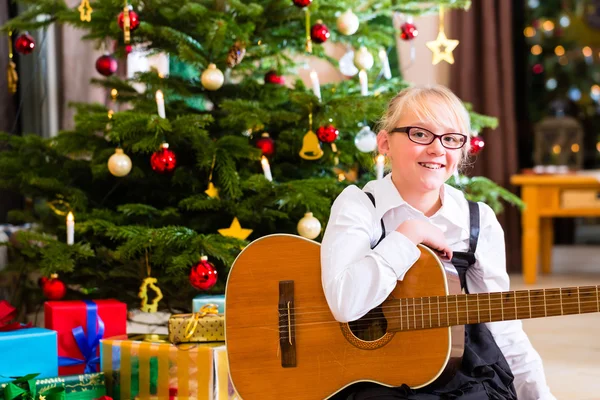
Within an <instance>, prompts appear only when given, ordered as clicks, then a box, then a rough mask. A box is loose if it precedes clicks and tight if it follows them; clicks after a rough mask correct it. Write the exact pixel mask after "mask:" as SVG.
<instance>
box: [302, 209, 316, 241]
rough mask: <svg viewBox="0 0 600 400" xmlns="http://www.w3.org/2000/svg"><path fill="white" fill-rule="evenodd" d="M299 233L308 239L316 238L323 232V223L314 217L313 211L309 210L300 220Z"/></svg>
mask: <svg viewBox="0 0 600 400" xmlns="http://www.w3.org/2000/svg"><path fill="white" fill-rule="evenodd" d="M297 228H298V233H299V234H300V236H304V237H305V238H307V239H314V238H316V237H317V236H319V235H320V234H321V223H320V222H319V220H318V219H316V218H315V217H313V213H311V212H307V213H306V214H304V217H302V219H301V220H300V221H298V227H297Z"/></svg>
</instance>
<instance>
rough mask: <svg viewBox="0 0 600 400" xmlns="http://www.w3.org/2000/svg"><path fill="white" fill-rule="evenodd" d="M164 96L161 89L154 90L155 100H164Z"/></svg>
mask: <svg viewBox="0 0 600 400" xmlns="http://www.w3.org/2000/svg"><path fill="white" fill-rule="evenodd" d="M164 98H165V97H164V96H163V92H162V91H160V90H157V91H156V100H157V101H159V100H164Z"/></svg>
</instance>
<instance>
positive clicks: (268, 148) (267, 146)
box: [256, 133, 275, 157]
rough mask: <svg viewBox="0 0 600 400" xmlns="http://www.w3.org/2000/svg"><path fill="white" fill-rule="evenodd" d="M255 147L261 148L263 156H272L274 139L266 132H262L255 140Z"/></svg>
mask: <svg viewBox="0 0 600 400" xmlns="http://www.w3.org/2000/svg"><path fill="white" fill-rule="evenodd" d="M256 147H258V148H259V149H261V150H262V154H263V156H267V157H269V156H272V155H273V153H275V141H274V140H273V139H272V138H271V137H270V136H269V134H268V133H263V134H262V136H261V138H260V139H258V140H257V141H256Z"/></svg>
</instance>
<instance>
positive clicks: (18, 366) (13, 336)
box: [0, 328, 58, 383]
mask: <svg viewBox="0 0 600 400" xmlns="http://www.w3.org/2000/svg"><path fill="white" fill-rule="evenodd" d="M36 373H39V374H40V375H39V376H38V377H37V379H41V378H53V377H56V376H57V375H58V348H57V342H56V332H55V331H51V330H49V329H43V328H24V329H18V330H16V331H9V332H0V383H3V382H10V381H12V380H13V379H11V378H10V377H13V376H15V377H16V376H25V375H27V374H36Z"/></svg>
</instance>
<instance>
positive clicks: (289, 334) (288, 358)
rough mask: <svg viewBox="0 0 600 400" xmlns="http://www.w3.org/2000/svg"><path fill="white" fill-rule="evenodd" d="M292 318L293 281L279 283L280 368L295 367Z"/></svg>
mask: <svg viewBox="0 0 600 400" xmlns="http://www.w3.org/2000/svg"><path fill="white" fill-rule="evenodd" d="M295 324H296V321H295V318H294V281H280V282H279V347H280V348H281V366H282V367H284V368H293V367H295V366H296V329H295Z"/></svg>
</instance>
